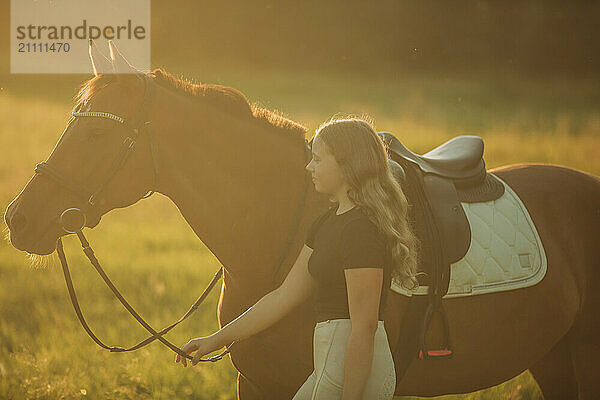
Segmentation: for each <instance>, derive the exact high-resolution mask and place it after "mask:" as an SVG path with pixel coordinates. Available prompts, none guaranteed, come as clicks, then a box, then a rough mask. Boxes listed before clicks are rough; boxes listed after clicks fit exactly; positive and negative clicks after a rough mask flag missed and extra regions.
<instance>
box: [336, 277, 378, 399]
mask: <svg viewBox="0 0 600 400" xmlns="http://www.w3.org/2000/svg"><path fill="white" fill-rule="evenodd" d="M344 272H345V275H346V286H347V288H348V310H349V312H350V321H351V323H352V330H351V332H350V337H349V338H348V344H347V347H346V360H345V362H344V388H343V393H342V399H343V400H351V399H361V398H362V393H363V392H364V389H365V386H366V384H367V380H368V379H369V375H370V373H371V364H372V362H373V351H374V342H375V332H376V331H377V327H378V322H377V321H378V319H379V318H378V317H379V315H378V313H379V301H380V297H381V286H382V281H383V268H352V269H346V270H345V271H344Z"/></svg>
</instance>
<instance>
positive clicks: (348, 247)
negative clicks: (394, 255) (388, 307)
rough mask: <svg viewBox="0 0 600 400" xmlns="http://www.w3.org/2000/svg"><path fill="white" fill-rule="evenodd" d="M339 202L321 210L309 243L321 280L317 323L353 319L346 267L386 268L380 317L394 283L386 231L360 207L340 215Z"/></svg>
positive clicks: (312, 268)
mask: <svg viewBox="0 0 600 400" xmlns="http://www.w3.org/2000/svg"><path fill="white" fill-rule="evenodd" d="M336 210H337V205H334V206H331V207H329V209H328V210H327V211H325V212H323V213H321V214H320V215H319V216H318V217H317V218H316V219H315V221H314V222H313V223H312V225H311V227H310V228H309V230H308V234H307V237H306V241H305V243H306V245H307V246H308V247H310V248H311V249H313V252H312V254H311V256H310V259H309V261H308V270H309V272H310V273H311V275H313V277H315V279H316V280H317V282H318V285H317V289H316V299H315V300H316V301H315V314H316V320H317V322H320V321H325V320H328V319H336V318H350V313H349V310H348V289H347V286H346V276H345V274H344V269H347V268H383V290H382V292H381V298H380V301H379V318H378V319H379V320H380V321H383V310H384V307H385V304H386V299H387V294H388V292H389V290H388V289H389V288H390V285H391V271H392V270H391V266H392V264H391V252H390V251H389V250H390V249H389V247H388V245H387V241H386V240H385V237H384V236H383V233H382V232H381V231H380V230H379V228H378V227H377V225H375V224H374V223H373V222H371V220H369V218H368V217H367V216H366V215H365V214H364V213H363V211H362V210H361V209H360V207H359V206H354V207H353V208H351V209H350V210H348V211H346V212H343V213H341V214H340V215H337V214H336V213H335V212H336Z"/></svg>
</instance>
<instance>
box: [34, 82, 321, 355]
mask: <svg viewBox="0 0 600 400" xmlns="http://www.w3.org/2000/svg"><path fill="white" fill-rule="evenodd" d="M136 76H138V77H141V78H142V80H143V82H144V98H143V100H142V104H141V106H140V111H139V113H138V119H137V120H136V121H133V123H129V122H128V121H126V120H125V119H124V118H122V117H120V116H118V115H115V114H112V113H108V112H103V111H80V109H81V103H79V104H78V105H77V106H76V107H75V108H74V109H73V111H72V113H71V114H72V117H71V120H69V123H71V122H72V121H73V120H74V119H75V118H78V117H98V118H107V119H110V120H113V121H116V122H118V123H119V124H120V126H122V127H124V128H126V129H128V130H129V131H131V132H132V135H131V136H127V137H126V138H125V140H124V142H123V144H122V146H121V150H120V152H119V154H118V155H117V156H116V158H115V159H114V160H113V163H112V166H111V169H110V170H109V173H108V174H107V176H106V177H105V178H104V180H103V181H102V182H101V184H100V185H99V187H98V188H97V189H96V190H95V191H94V192H93V193H92V194H91V195H90V196H89V197H88V198H87V201H86V202H85V203H84V205H83V206H82V207H81V208H77V207H71V208H67V209H65V210H64V211H62V213H61V214H60V217H59V224H60V225H61V227H62V229H63V230H64V231H65V232H67V234H71V233H74V234H76V235H77V237H78V238H79V241H80V242H81V246H82V248H83V251H84V253H85V255H86V256H87V257H88V259H89V260H90V262H91V263H92V265H93V266H94V268H95V269H96V271H97V272H98V274H100V276H101V277H102V279H103V280H104V282H105V283H106V284H107V285H108V287H110V289H111V290H112V291H113V293H114V294H115V296H116V297H117V298H118V299H119V301H120V302H121V303H122V304H123V306H124V307H125V308H126V309H127V310H128V311H129V313H130V314H131V315H132V316H133V317H134V318H135V319H136V320H137V321H138V322H139V323H140V324H141V325H142V326H143V327H144V328H145V329H146V330H147V331H148V332H150V333H151V334H152V335H151V336H149V337H148V338H146V339H144V340H142V341H141V342H139V343H138V344H136V345H134V346H132V347H130V348H127V349H125V348H123V347H120V346H107V345H105V344H104V343H103V342H102V341H101V340H100V339H98V337H97V336H96V335H95V334H94V332H92V330H91V329H90V327H89V326H88V324H87V323H86V321H85V318H84V317H83V314H82V312H81V308H80V307H79V302H78V300H77V296H76V294H75V288H74V287H73V282H72V280H71V275H70V273H69V267H68V264H67V259H66V256H65V253H64V249H63V244H62V238H61V237H59V238H58V239H57V245H56V252H57V254H58V257H59V259H60V261H61V264H62V269H63V273H64V276H65V281H66V284H67V288H68V290H69V295H70V297H71V303H72V304H73V308H74V309H75V312H76V314H77V317H78V319H79V321H80V322H81V325H82V326H83V328H84V329H85V331H86V332H87V333H88V335H89V336H90V337H91V338H92V339H93V340H94V341H95V342H96V343H97V344H98V345H99V346H101V347H103V348H105V349H107V350H109V351H111V352H126V351H133V350H137V349H139V348H141V347H144V346H146V345H148V344H150V343H151V342H153V341H154V340H160V341H161V342H162V343H163V344H165V345H166V346H167V347H169V348H170V349H172V350H173V351H174V352H176V353H177V354H179V355H180V356H182V357H185V358H188V359H190V360H192V359H193V357H192V356H190V355H188V354H186V353H184V352H183V351H181V349H180V348H179V347H178V346H175V345H174V344H172V343H171V342H169V341H168V340H167V339H165V338H164V337H163V335H165V334H166V333H167V332H169V331H170V330H171V329H173V328H174V327H175V326H177V325H179V324H180V323H181V322H182V321H183V320H185V319H186V318H187V317H189V316H190V315H191V314H192V313H193V312H194V311H196V309H197V308H198V307H199V306H200V304H201V303H202V302H203V301H204V299H205V298H206V297H207V296H208V294H209V293H210V291H211V290H212V288H213V287H214V286H215V284H216V283H217V281H218V280H219V278H221V277H222V276H223V272H224V267H220V268H219V270H218V271H217V273H216V274H215V276H214V277H213V278H212V280H211V282H210V283H209V284H208V286H207V287H206V288H205V289H204V291H203V292H202V294H201V295H200V297H199V298H198V299H197V300H196V301H195V302H194V304H193V305H192V306H191V307H190V309H189V310H188V311H187V312H186V313H185V315H184V316H183V317H181V318H180V319H179V320H178V321H177V322H175V323H173V324H171V325H169V326H167V327H166V328H164V329H162V330H161V331H160V332H157V331H156V330H154V329H153V328H152V326H150V324H148V323H147V322H146V321H145V320H144V319H143V318H142V317H141V316H140V315H139V314H138V313H137V312H136V311H135V310H134V309H133V307H131V305H130V304H129V303H128V302H127V300H125V298H124V297H123V296H122V295H121V293H120V292H119V290H118V289H117V288H116V287H115V286H114V284H113V283H112V281H111V280H110V279H109V278H108V276H107V275H106V273H105V272H104V270H103V269H102V266H101V265H100V263H99V262H98V259H97V258H96V257H95V255H94V251H93V250H92V248H91V246H90V244H89V242H88V241H87V239H86V238H85V236H84V235H83V231H82V230H83V228H84V227H85V224H86V220H87V214H88V212H89V211H91V210H92V209H93V208H94V207H96V204H97V200H98V198H99V196H100V194H101V193H102V191H103V190H104V188H105V187H106V185H107V184H108V182H109V181H110V180H111V179H112V178H113V176H114V175H115V174H116V173H117V172H118V171H119V170H120V169H121V167H122V166H123V165H124V164H125V162H126V160H127V159H128V157H129V155H130V154H131V152H132V151H133V150H134V148H135V144H136V140H137V139H138V136H139V134H140V130H141V129H142V128H144V129H145V131H146V133H147V135H148V140H149V142H150V153H151V157H152V163H153V167H154V185H153V189H152V190H150V191H149V192H148V193H147V194H145V195H144V196H143V197H141V198H142V199H145V198H148V197H150V196H151V195H152V194H153V193H154V190H155V189H156V181H157V177H158V173H159V169H158V163H157V158H156V157H157V151H156V143H155V140H154V138H153V136H152V129H151V123H150V120H149V116H148V114H149V109H150V105H151V104H152V101H153V99H154V92H155V88H154V85H155V83H154V82H152V79H151V78H150V77H149V76H148V75H147V74H145V73H136ZM304 145H305V148H304V153H305V159H306V158H308V159H310V157H311V143H310V142H307V141H306V139H304ZM307 156H308V157H307ZM35 173H39V174H42V175H45V176H47V177H50V178H52V179H53V180H54V181H56V182H58V183H59V184H60V185H62V186H63V187H65V188H67V189H69V190H71V191H72V192H74V193H76V194H78V195H79V196H81V197H82V198H85V197H87V194H86V192H85V190H83V188H82V187H80V186H79V185H77V184H74V183H72V181H71V180H69V179H67V178H65V176H64V175H63V174H62V173H61V172H59V171H57V170H56V169H55V168H54V167H52V166H50V165H49V164H48V163H47V162H45V161H42V162H40V163H38V164H37V165H36V166H35ZM308 185H309V174H306V175H305V179H304V191H303V194H302V200H301V201H300V204H299V206H298V211H297V213H296V218H295V224H294V225H293V226H292V229H291V230H290V233H289V235H288V240H287V244H286V246H285V247H284V250H283V253H282V255H281V257H280V261H279V263H278V265H277V267H276V268H275V269H274V275H273V282H275V281H276V279H277V276H278V273H279V270H280V269H281V266H282V264H283V262H284V261H285V258H286V257H287V254H288V252H289V250H290V247H291V245H292V242H293V239H294V237H295V235H296V233H297V229H298V227H299V225H300V220H301V218H302V214H303V211H304V205H305V203H306V197H307V193H308ZM234 343H235V341H234V342H232V343H231V344H230V345H229V346H226V349H225V350H224V351H223V352H222V353H220V354H218V355H215V356H212V357H209V358H207V359H205V360H203V359H199V361H211V362H215V361H218V360H220V359H222V358H223V356H225V354H227V353H229V351H230V348H231V346H232V345H233V344H234Z"/></svg>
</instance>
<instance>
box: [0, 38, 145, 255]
mask: <svg viewBox="0 0 600 400" xmlns="http://www.w3.org/2000/svg"><path fill="white" fill-rule="evenodd" d="M109 47H110V59H108V58H106V57H105V56H104V55H102V54H101V53H100V51H99V50H98V49H97V48H96V46H95V44H94V43H93V42H92V41H91V40H90V44H89V50H90V60H91V62H92V66H93V69H94V75H95V76H94V77H93V78H92V79H90V80H89V81H87V82H86V83H85V84H84V85H82V87H81V90H80V91H79V93H78V94H77V96H76V101H77V105H76V107H75V109H74V110H73V116H72V117H71V119H70V120H69V122H68V123H67V126H66V127H65V129H64V131H63V133H62V135H61V137H60V138H59V140H58V142H57V144H56V145H55V147H54V149H53V150H52V153H51V154H50V156H49V157H48V160H47V161H46V162H42V163H39V164H38V165H37V166H36V168H35V172H36V173H35V174H34V175H33V177H32V178H31V179H30V180H29V182H28V183H27V184H26V186H25V187H24V188H23V190H22V191H21V192H20V193H19V195H18V196H17V197H16V198H15V199H14V200H13V201H12V202H11V203H10V205H9V206H8V207H7V209H6V212H5V215H4V219H5V221H6V225H7V226H8V228H9V230H10V240H11V243H12V245H13V246H15V247H16V248H18V249H20V250H24V251H27V252H30V253H35V254H40V255H44V254H50V253H52V252H53V251H54V249H55V248H56V240H57V238H58V237H60V236H62V235H64V234H66V233H67V232H69V231H74V230H77V229H80V228H82V227H83V226H87V227H90V228H92V227H94V226H96V225H97V224H98V223H99V222H100V218H101V217H102V215H104V214H105V213H107V212H108V211H110V210H112V209H114V208H121V207H126V206H128V205H131V204H133V203H135V202H136V201H138V200H139V199H140V198H142V197H143V196H144V194H146V193H147V192H148V191H149V190H151V189H154V188H155V186H154V185H155V178H156V172H157V170H156V168H155V167H156V164H155V162H156V159H155V158H153V151H151V150H154V149H153V148H152V146H153V142H152V141H151V139H150V138H149V136H148V135H147V133H148V132H149V131H148V128H149V124H146V123H145V122H146V121H148V118H150V116H151V112H150V110H151V107H152V104H153V103H152V96H150V95H151V94H152V93H153V91H152V90H150V89H153V85H154V83H153V82H151V81H150V78H149V77H147V76H146V75H145V74H143V73H142V72H140V71H138V70H136V69H135V68H133V67H132V66H131V65H130V64H129V63H128V62H127V60H126V59H125V57H123V55H122V54H121V53H120V52H119V51H118V50H117V48H116V46H115V45H114V44H113V43H112V41H109ZM138 127H139V129H137V128H138ZM138 133H139V135H138ZM131 139H134V140H133V141H135V139H139V140H137V142H136V143H134V145H133V146H132V142H133V141H132V140H131ZM128 148H129V149H130V151H129V154H128V156H126V157H125V156H123V154H126V153H127V149H128ZM119 160H121V161H122V162H121V163H120V164H121V165H118V164H119ZM94 194H95V196H92V195H94ZM69 209H71V210H70V211H67V212H64V211H65V210H69ZM61 216H62V217H61Z"/></svg>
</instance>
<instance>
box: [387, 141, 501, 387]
mask: <svg viewBox="0 0 600 400" xmlns="http://www.w3.org/2000/svg"><path fill="white" fill-rule="evenodd" d="M377 134H378V135H379V136H380V137H381V139H382V140H383V142H384V144H385V145H386V147H387V150H388V156H389V157H388V161H389V164H390V169H391V170H392V173H393V175H394V177H396V179H397V180H398V181H399V182H400V183H401V185H402V188H403V191H404V192H405V194H406V197H407V199H408V201H409V204H411V205H412V207H411V208H410V210H411V211H410V213H411V215H410V219H411V223H413V226H414V228H415V232H416V234H417V236H418V237H419V239H420V241H421V243H422V245H423V246H422V249H421V260H422V262H421V265H420V266H419V268H420V270H421V271H423V272H425V273H426V274H427V276H428V277H427V278H426V279H425V280H423V279H419V284H420V285H421V286H426V287H428V292H427V294H426V295H424V296H423V295H421V296H420V295H416V294H413V296H412V297H411V298H410V300H409V305H408V307H407V309H406V312H405V313H404V315H403V317H402V321H401V325H400V336H399V338H398V345H397V348H396V368H397V370H398V371H399V376H400V377H401V376H402V375H403V374H404V372H405V371H406V369H407V368H408V366H409V364H410V362H411V361H412V359H413V358H414V357H415V355H417V356H418V358H420V359H433V358H447V357H451V356H452V354H453V351H452V348H451V345H450V332H449V326H448V321H447V319H446V315H445V312H444V309H443V307H442V297H443V296H444V295H445V294H446V293H447V292H448V286H449V283H450V265H451V264H452V263H455V262H457V261H458V260H460V259H461V258H462V257H464V255H465V254H466V252H467V250H468V249H469V246H470V243H471V228H470V226H469V221H468V219H467V216H466V214H465V212H464V209H463V207H462V205H461V202H463V203H475V202H482V201H490V200H494V199H497V198H499V197H500V196H502V194H503V193H504V185H503V184H502V182H500V181H499V180H498V179H497V178H496V177H495V176H494V175H493V174H491V173H487V171H486V169H485V161H484V159H483V139H482V138H481V137H479V136H474V135H461V136H456V137H454V138H452V139H450V140H448V141H447V142H445V143H443V144H441V145H439V146H438V147H436V148H434V149H433V150H431V151H429V152H427V153H425V154H422V155H420V154H416V153H414V152H412V151H410V150H409V149H408V148H406V146H404V145H403V144H402V143H401V142H400V140H398V139H397V138H396V137H394V136H393V135H392V134H391V133H389V132H378V133H377ZM419 278H420V277H419ZM436 312H438V313H439V314H440V316H441V318H442V332H441V334H442V335H443V345H442V346H441V348H440V349H439V350H428V349H427V348H426V346H425V337H426V334H427V331H428V328H429V323H430V321H431V319H432V317H433V315H434V313H436Z"/></svg>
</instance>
